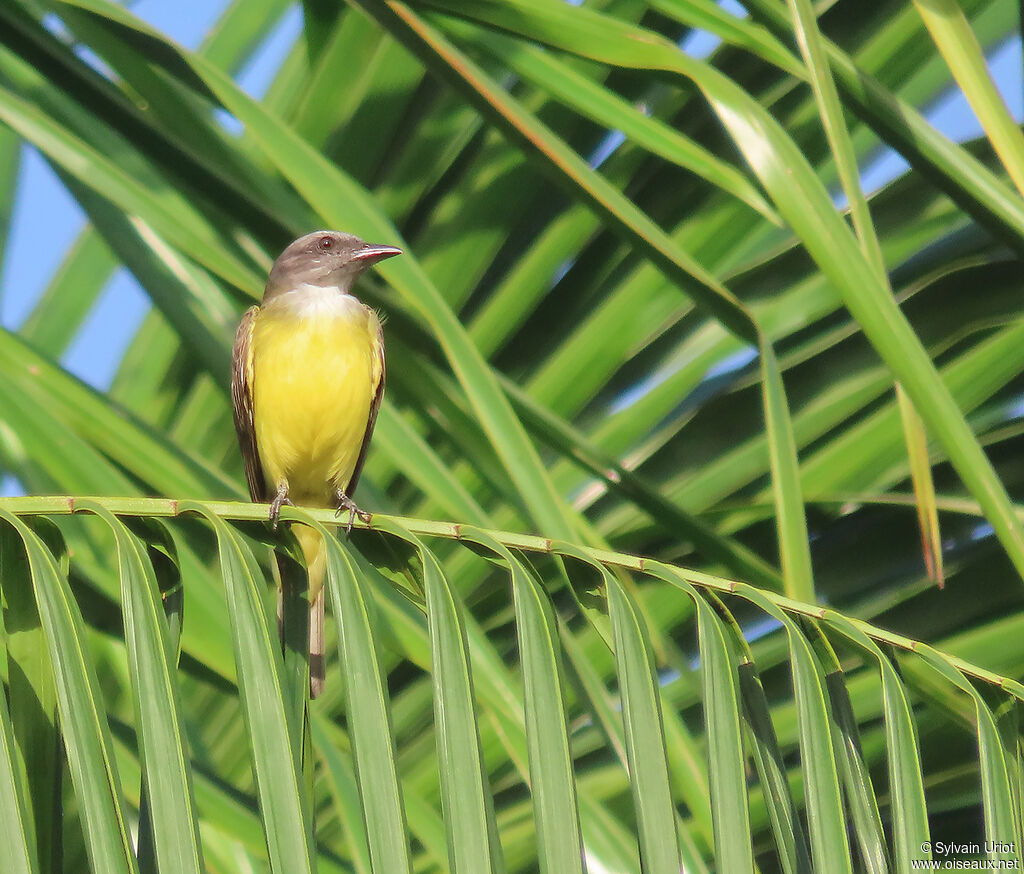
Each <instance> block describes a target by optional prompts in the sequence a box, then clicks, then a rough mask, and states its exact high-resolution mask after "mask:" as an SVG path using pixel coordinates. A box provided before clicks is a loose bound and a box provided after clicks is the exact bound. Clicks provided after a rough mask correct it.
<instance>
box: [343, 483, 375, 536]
mask: <svg viewBox="0 0 1024 874" xmlns="http://www.w3.org/2000/svg"><path fill="white" fill-rule="evenodd" d="M334 500H335V501H336V502H337V504H338V510H337V512H336V513H335V514H334V515H335V516H340V515H341V514H342V511H344V510H348V524H347V525H346V526H345V536H346V537H347V536H348V535H350V534H351V533H352V523H353V522H354V521H355V518H356V516H358V517H359V518H360V519H362V520H363V521H364V522H369V521H370V520H371V519H372V518H373V513H367V512H366V510H360V509H359V505H358V504H356V502H355V501H353V500H352V499H351V498H350V497H349V496H348V495H346V494H345V492H344V491H342V490H341V489H336V490H335V492H334Z"/></svg>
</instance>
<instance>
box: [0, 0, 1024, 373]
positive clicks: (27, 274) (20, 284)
mask: <svg viewBox="0 0 1024 874" xmlns="http://www.w3.org/2000/svg"><path fill="white" fill-rule="evenodd" d="M224 5H225V4H224V3H223V2H215V3H210V2H207V0H173V2H172V0H140V2H138V3H136V4H134V5H133V7H132V9H133V11H134V12H135V13H136V14H137V15H139V16H140V17H141V18H143V19H144V20H146V21H147V22H149V23H150V24H151V25H153V26H154V27H156V28H158V29H159V30H161V31H162V32H164V33H166V34H167V35H169V36H170V37H171V38H173V39H175V40H177V41H178V42H179V43H181V44H183V45H185V46H189V47H192V48H194V47H197V46H198V45H199V44H200V43H201V42H202V39H203V36H204V35H205V33H206V32H207V30H208V28H209V27H210V25H211V24H212V22H213V21H214V20H215V19H216V18H217V16H218V15H219V14H220V12H221V10H222V9H223V8H224ZM723 6H724V7H726V8H727V9H729V10H730V11H733V12H737V11H738V10H740V7H739V6H738V4H737V3H736V2H735V0H723ZM300 28H301V12H300V9H299V6H298V4H295V5H294V6H293V7H292V8H291V9H290V10H289V12H288V13H287V14H286V15H285V16H284V18H283V19H282V20H281V22H280V23H279V25H278V26H277V28H276V29H275V31H274V33H273V34H272V35H271V37H270V38H269V39H268V41H267V43H266V44H265V45H264V46H263V47H262V49H261V50H260V52H259V53H258V55H257V56H256V57H255V58H253V60H252V62H251V63H250V64H249V65H248V66H247V67H246V69H245V70H243V71H242V73H241V74H240V76H239V81H240V83H241V84H242V86H243V87H244V88H245V89H246V90H247V91H248V92H249V93H250V94H253V95H254V96H260V95H262V94H263V93H264V91H265V90H266V88H267V87H268V85H269V83H270V82H271V80H272V79H273V76H274V74H275V73H276V71H277V69H278V67H279V66H280V64H281V62H282V60H283V59H284V56H285V53H286V52H287V49H288V47H289V46H290V45H291V43H292V42H293V41H294V39H295V37H296V36H297V34H298V33H299V30H300ZM716 43H717V40H716V39H715V38H714V37H712V36H711V35H709V34H706V33H700V32H698V33H695V34H691V35H690V36H688V37H687V39H685V40H684V41H683V43H681V45H682V46H683V48H684V49H685V50H686V51H688V52H690V53H691V54H694V55H698V56H704V55H707V54H708V53H709V52H710V51H711V50H712V49H713V48H714V46H715V44H716ZM990 62H991V67H992V71H993V74H994V76H995V79H996V81H997V83H999V85H1000V87H1001V89H1002V90H1003V94H1004V97H1005V98H1006V101H1007V103H1008V105H1009V106H1010V108H1011V111H1012V112H1013V113H1014V116H1015V117H1016V118H1017V119H1018V121H1020V120H1021V117H1022V111H1021V110H1022V106H1024V94H1022V92H1021V69H1022V61H1021V48H1020V41H1019V40H1016V39H1015V40H1012V41H1010V42H1008V43H1006V44H1005V45H1003V46H1000V47H998V48H997V50H996V51H994V52H993V53H992V56H991V59H990ZM928 115H929V119H930V120H931V121H932V123H933V124H934V125H935V126H936V127H937V128H938V129H939V130H941V131H942V132H943V133H945V134H946V135H947V136H950V137H952V138H953V139H955V140H958V141H962V140H965V139H971V138H973V137H976V136H978V135H980V133H981V127H980V125H979V124H978V122H977V120H976V119H975V118H974V115H973V114H972V113H971V111H970V109H969V107H968V106H967V104H966V101H965V100H964V99H963V97H962V96H961V95H960V94H959V93H955V94H950V95H948V96H946V97H945V98H943V99H941V100H940V101H938V102H937V103H936V105H935V106H934V107H932V109H931V110H930V112H929V114H928ZM619 142H621V137H620V136H616V135H615V134H614V133H613V134H610V135H609V137H608V139H607V141H606V144H605V145H604V148H603V149H601V150H599V152H600V154H599V155H598V154H595V155H594V156H591V157H592V159H593V160H594V161H595V162H596V163H600V162H601V161H602V160H603V159H604V158H606V157H607V155H608V154H610V152H611V151H612V150H613V149H614V148H615V147H617V145H618V144H619ZM904 169H906V165H905V164H904V162H903V161H902V159H901V158H899V156H898V155H895V154H888V155H885V156H882V157H881V158H879V159H877V160H876V161H874V162H873V163H872V165H871V166H870V167H868V168H866V169H865V173H864V181H865V185H866V187H867V188H868V189H869V190H871V189H874V188H877V187H878V186H880V185H882V184H884V183H885V182H887V181H889V180H891V179H892V178H894V177H895V176H897V175H899V174H900V173H902V172H903V171H904ZM84 221H85V220H84V217H83V215H82V212H81V210H80V209H79V208H78V206H77V205H76V204H75V202H74V200H72V199H71V197H70V196H69V195H68V194H67V192H66V191H65V190H64V189H63V187H62V186H61V184H60V182H59V181H58V180H57V178H56V177H55V175H54V174H53V172H52V171H51V170H50V169H49V167H48V166H47V165H46V163H45V162H44V161H43V160H42V159H41V158H40V157H39V155H38V154H37V153H36V152H35V150H34V149H31V148H26V149H25V150H24V161H23V165H22V171H21V175H20V177H19V182H18V192H17V200H16V204H15V210H14V216H13V222H12V228H11V235H10V239H9V243H8V248H7V252H6V257H5V261H4V265H3V272H2V274H0V325H3V326H4V327H6V328H9V329H16V328H17V327H18V326H19V325H20V324H21V322H22V321H23V320H24V318H25V317H26V315H27V314H28V313H29V312H30V310H31V308H32V305H33V303H34V302H35V300H36V299H37V298H38V296H39V295H40V294H41V293H42V291H43V289H45V287H46V285H47V284H48V282H49V281H50V278H51V277H52V275H53V273H54V271H55V270H56V269H57V267H58V266H59V264H60V260H61V257H62V255H63V253H64V251H65V250H66V248H67V247H68V246H69V245H70V244H71V243H72V242H73V241H74V239H75V237H76V236H77V234H78V232H79V231H80V230H81V228H82V226H83V225H84ZM42 238H45V239H46V240H47V245H46V246H45V247H42V246H39V245H38V244H37V243H36V242H35V241H38V240H39V239H42ZM147 309H148V303H147V299H146V297H145V295H144V293H143V292H142V290H141V289H140V288H139V287H138V285H137V284H136V283H135V281H134V279H133V278H132V277H131V275H130V274H128V273H127V271H124V270H120V271H118V272H117V273H116V274H115V276H114V278H113V279H112V280H111V282H110V284H109V285H108V287H107V288H106V290H105V291H104V293H103V296H102V297H101V299H100V301H99V304H98V305H97V307H96V308H95V310H94V312H93V313H92V314H91V316H90V318H89V319H88V321H87V322H86V323H85V325H84V326H83V328H82V330H81V331H80V332H79V334H78V336H77V337H76V338H75V340H74V342H73V343H72V345H71V347H70V349H69V350H68V352H67V355H66V356H65V358H64V364H65V366H66V367H67V368H68V369H69V370H70V371H71V372H72V373H74V374H76V375H77V376H79V377H80V378H82V379H83V380H85V381H86V382H88V383H90V384H91V385H93V386H95V387H97V388H100V389H103V388H106V387H107V386H109V384H110V381H111V379H112V378H113V375H114V373H115V372H116V369H117V365H118V362H119V361H120V359H121V356H122V355H123V353H124V350H125V348H126V346H127V344H128V342H129V341H130V339H131V337H132V336H133V334H134V333H135V331H136V329H137V328H138V325H139V323H140V322H141V320H142V318H143V316H144V315H145V313H146V311H147Z"/></svg>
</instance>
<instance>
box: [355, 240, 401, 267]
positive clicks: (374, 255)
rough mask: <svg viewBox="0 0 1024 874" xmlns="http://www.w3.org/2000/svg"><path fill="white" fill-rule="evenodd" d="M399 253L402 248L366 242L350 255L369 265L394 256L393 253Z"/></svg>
mask: <svg viewBox="0 0 1024 874" xmlns="http://www.w3.org/2000/svg"><path fill="white" fill-rule="evenodd" d="M401 254H402V250H401V249H399V248H398V247H397V246H377V245H374V244H373V243H367V244H366V245H365V246H363V248H362V249H360V250H359V251H358V252H356V253H355V255H353V256H352V260H353V261H364V262H366V264H368V265H369V264H376V263H377V262H378V261H383V260H384V259H385V258H394V257H395V255H401Z"/></svg>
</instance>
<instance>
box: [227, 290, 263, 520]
mask: <svg viewBox="0 0 1024 874" xmlns="http://www.w3.org/2000/svg"><path fill="white" fill-rule="evenodd" d="M259 311H260V308H259V307H250V308H249V309H247V310H246V311H245V315H243V316H242V322H241V324H240V325H239V326H238V332H237V333H236V334H235V345H234V348H233V349H232V350H231V405H232V407H233V409H234V414H235V431H236V432H237V434H238V445H239V447H240V448H241V450H242V460H243V461H244V462H245V480H246V482H247V483H248V484H249V496H250V497H251V498H252V500H254V501H268V500H270V496H269V495H268V494H267V483H266V479H265V478H264V476H263V465H262V464H260V453H259V450H258V449H257V447H256V425H255V422H254V420H253V400H252V374H253V369H252V329H253V325H254V324H255V322H256V315H257V313H259Z"/></svg>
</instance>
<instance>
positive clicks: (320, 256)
mask: <svg viewBox="0 0 1024 874" xmlns="http://www.w3.org/2000/svg"><path fill="white" fill-rule="evenodd" d="M401 254H402V250H401V249H398V248H396V247H395V246H378V245H374V244H372V243H365V242H363V241H362V240H360V239H359V237H356V236H354V235H353V234H342V233H339V232H338V231H314V232H313V233H312V234H306V236H304V237H299V238H298V239H297V240H296V241H295V242H294V243H292V244H291V245H290V246H289V247H288V248H287V249H285V250H284V251H283V252H282V253H281V257H279V258H278V259H277V260H276V261H275V262H274V266H273V267H272V268H271V269H270V277H269V278H268V279H267V287H266V290H265V291H264V292H263V302H264V303H266V302H267V301H269V300H270V299H271V298H274V297H276V296H277V295H279V294H283V293H284V292H286V291H291V290H292V289H293V288H295V287H297V286H299V285H302V284H306V285H318V286H321V287H330V286H337V287H338V288H339V289H340V290H341V291H342V292H343V293H345V292H348V291H349V289H350V288H352V283H353V282H355V281H356V279H358V278H359V275H360V274H361V273H362V272H363V271H364V270H366V269H367V268H369V267H372V266H373V265H374V264H376V263H377V262H378V261H382V260H383V259H385V258H391V257H392V256H394V255H401Z"/></svg>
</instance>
